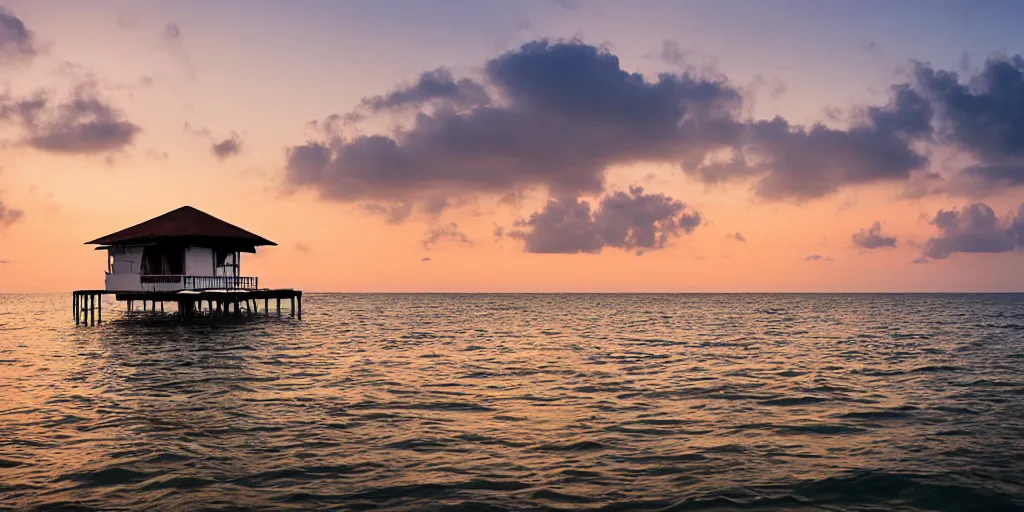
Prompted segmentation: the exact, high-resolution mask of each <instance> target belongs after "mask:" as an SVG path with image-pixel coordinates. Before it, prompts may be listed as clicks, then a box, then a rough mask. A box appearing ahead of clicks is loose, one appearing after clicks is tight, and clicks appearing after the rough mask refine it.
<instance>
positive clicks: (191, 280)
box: [139, 275, 260, 290]
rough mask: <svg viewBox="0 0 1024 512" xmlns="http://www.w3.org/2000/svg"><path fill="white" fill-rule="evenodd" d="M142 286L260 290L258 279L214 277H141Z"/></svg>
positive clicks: (184, 288) (183, 288)
mask: <svg viewBox="0 0 1024 512" xmlns="http://www.w3.org/2000/svg"><path fill="white" fill-rule="evenodd" d="M139 280H140V282H141V283H142V284H171V285H173V284H177V285H181V289H182V290H228V289H230V290H238V289H242V290H258V289H259V283H260V278H258V277H214V276H181V275H176V276H165V275H142V276H139Z"/></svg>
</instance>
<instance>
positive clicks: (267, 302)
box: [263, 297, 270, 318]
mask: <svg viewBox="0 0 1024 512" xmlns="http://www.w3.org/2000/svg"><path fill="white" fill-rule="evenodd" d="M263 313H264V314H265V315H266V316H267V318H270V299H268V298H266V297H264V298H263Z"/></svg>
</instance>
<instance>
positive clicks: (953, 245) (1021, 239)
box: [922, 203, 1024, 259]
mask: <svg viewBox="0 0 1024 512" xmlns="http://www.w3.org/2000/svg"><path fill="white" fill-rule="evenodd" d="M931 224H932V225H933V226H935V227H936V228H938V230H939V236H937V237H932V238H929V239H928V241H927V242H925V244H924V248H923V249H922V255H923V256H925V257H927V258H932V259H944V258H948V257H949V256H951V255H953V254H955V253H997V252H1007V251H1014V250H1021V249H1022V246H1024V204H1022V205H1021V206H1020V208H1019V209H1018V210H1017V212H1016V213H1015V214H1011V215H1007V216H1006V217H1003V218H999V217H998V216H996V213H995V211H994V210H992V208H991V207H990V206H988V205H987V204H985V203H974V204H971V205H968V206H965V207H964V208H962V209H959V210H958V209H955V208H954V209H952V210H939V211H938V213H936V214H935V217H934V218H932V219H931Z"/></svg>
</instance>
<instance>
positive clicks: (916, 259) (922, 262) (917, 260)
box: [910, 256, 931, 264]
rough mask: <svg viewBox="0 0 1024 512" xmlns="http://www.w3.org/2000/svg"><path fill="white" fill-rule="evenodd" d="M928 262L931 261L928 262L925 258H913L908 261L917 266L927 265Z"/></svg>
mask: <svg viewBox="0 0 1024 512" xmlns="http://www.w3.org/2000/svg"><path fill="white" fill-rule="evenodd" d="M929 261H931V260H929V259H928V258H925V257H924V256H922V257H920V258H914V259H912V260H910V262H911V263H917V264H924V263H928V262H929Z"/></svg>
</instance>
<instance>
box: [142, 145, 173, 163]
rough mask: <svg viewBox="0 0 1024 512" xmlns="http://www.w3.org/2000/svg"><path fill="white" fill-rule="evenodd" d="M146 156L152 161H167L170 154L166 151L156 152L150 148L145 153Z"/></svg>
mask: <svg viewBox="0 0 1024 512" xmlns="http://www.w3.org/2000/svg"><path fill="white" fill-rule="evenodd" d="M146 156H148V157H149V158H152V159H153V160H167V159H168V158H170V157H171V155H170V153H168V152H166V151H157V150H155V149H152V148H150V149H149V150H147V151H146Z"/></svg>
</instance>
